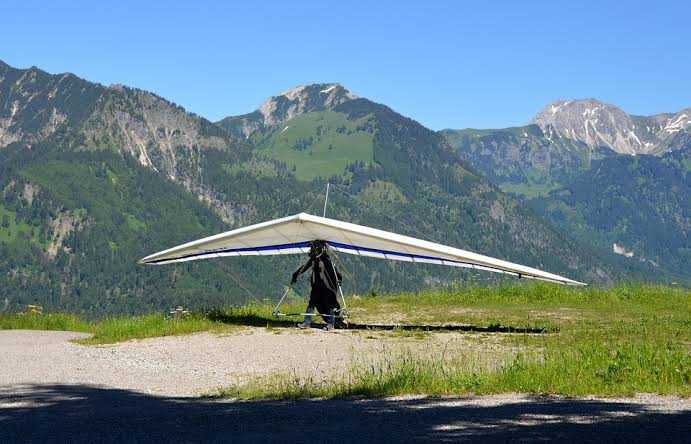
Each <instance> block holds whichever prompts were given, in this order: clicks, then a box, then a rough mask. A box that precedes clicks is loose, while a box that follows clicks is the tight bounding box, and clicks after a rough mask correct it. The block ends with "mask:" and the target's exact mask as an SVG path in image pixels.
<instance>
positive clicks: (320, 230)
mask: <svg viewBox="0 0 691 444" xmlns="http://www.w3.org/2000/svg"><path fill="white" fill-rule="evenodd" d="M314 240H322V241H325V242H326V243H327V244H328V245H329V247H330V248H332V249H334V250H335V251H339V252H342V253H348V254H354V255H358V256H365V257H375V258H381V259H388V260H396V261H406V262H413V263H427V264H439V265H447V266H452V267H462V268H471V269H475V270H482V271H492V272H495V273H504V274H507V275H511V276H516V277H519V278H521V277H525V278H529V279H538V280H542V281H547V282H554V283H558V284H564V285H585V284H584V283H582V282H578V281H574V280H572V279H569V278H566V277H563V276H559V275H556V274H553V273H548V272H546V271H543V270H538V269H536V268H531V267H527V266H525V265H520V264H515V263H512V262H508V261H504V260H501V259H496V258H492V257H489V256H483V255H481V254H477V253H473V252H471V251H466V250H461V249H458V248H454V247H449V246H447V245H442V244H437V243H434V242H428V241H425V240H422V239H416V238H413V237H409V236H402V235H400V234H396V233H391V232H388V231H383V230H378V229H376V228H371V227H366V226H363V225H356V224H351V223H349V222H343V221H339V220H335V219H329V218H325V217H319V216H313V215H311V214H305V213H300V214H297V215H295V216H289V217H284V218H281V219H275V220H271V221H268V222H263V223H260V224H255V225H250V226H247V227H243V228H239V229H236V230H232V231H228V232H225V233H221V234H217V235H215V236H210V237H206V238H203V239H199V240H196V241H192V242H188V243H186V244H182V245H179V246H177V247H173V248H170V249H168V250H164V251H161V252H159V253H155V254H152V255H150V256H147V257H145V258H143V259H142V260H140V261H139V263H140V264H158V265H160V264H169V263H174V262H187V261H194V260H199V259H210V258H219V257H229V256H269V255H278V254H304V253H308V252H309V249H310V247H309V243H310V242H311V241H314Z"/></svg>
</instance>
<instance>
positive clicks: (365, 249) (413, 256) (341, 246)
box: [327, 241, 521, 277]
mask: <svg viewBox="0 0 691 444" xmlns="http://www.w3.org/2000/svg"><path fill="white" fill-rule="evenodd" d="M327 244H328V245H330V246H332V247H334V248H336V249H338V250H343V252H346V253H347V252H348V250H349V251H351V252H354V253H358V254H359V253H360V252H364V253H370V254H376V255H382V256H383V257H384V258H390V259H396V258H397V257H398V258H406V259H410V260H411V261H415V259H419V260H422V261H434V262H433V263H438V264H441V265H444V264H450V265H456V266H462V267H468V268H477V269H479V270H492V271H498V272H500V273H506V274H512V275H516V276H519V277H520V276H521V274H520V273H517V272H515V271H508V270H504V269H501V268H497V267H492V266H489V265H480V264H475V263H473V262H464V261H456V260H452V259H443V258H440V257H435V256H425V255H422V254H412V253H402V252H399V251H391V250H381V249H378V248H368V247H357V246H354V245H350V244H344V243H341V242H331V241H328V242H327ZM428 263H429V262H428Z"/></svg>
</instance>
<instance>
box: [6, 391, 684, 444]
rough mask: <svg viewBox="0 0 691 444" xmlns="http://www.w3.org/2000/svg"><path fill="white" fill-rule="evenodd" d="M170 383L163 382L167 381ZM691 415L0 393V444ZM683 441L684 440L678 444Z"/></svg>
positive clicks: (555, 426) (567, 402) (620, 426)
mask: <svg viewBox="0 0 691 444" xmlns="http://www.w3.org/2000/svg"><path fill="white" fill-rule="evenodd" d="M171 383H172V382H171ZM689 433H691V411H688V410H687V411H680V412H675V413H663V412H660V411H655V410H652V409H649V408H647V407H646V406H644V405H641V404H637V403H622V402H604V401H594V400H573V399H557V398H540V397H535V398H528V399H514V400H513V401H506V402H498V401H497V402H485V403H484V404H483V405H477V403H476V402H474V401H473V399H472V398H457V399H446V400H435V399H416V400H355V399H345V400H328V401H324V400H304V401H255V402H231V401H213V400H203V399H194V398H191V399H190V398H166V397H155V396H149V395H145V394H141V393H136V392H131V391H126V390H116V389H107V388H99V387H92V386H84V385H73V386H70V385H34V386H22V387H16V386H15V387H4V388H0V442H3V443H14V442H160V441H164V442H206V441H213V442H218V441H233V442H257V441H276V440H278V441H286V442H306V441H317V442H323V441H333V442H335V441H339V442H367V441H370V442H373V441H387V442H389V441H399V442H400V441H437V442H439V441H458V440H468V439H469V440H478V441H479V440H481V441H483V442H486V441H490V442H506V441H535V440H543V439H550V440H555V439H560V440H564V442H583V441H599V442H603V441H604V442H627V443H632V442H656V441H665V442H674V441H679V442H682V441H684V440H687V439H688V437H689ZM686 442H688V441H686Z"/></svg>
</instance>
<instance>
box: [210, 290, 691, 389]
mask: <svg viewBox="0 0 691 444" xmlns="http://www.w3.org/2000/svg"><path fill="white" fill-rule="evenodd" d="M351 307H352V308H353V311H354V312H355V313H360V315H361V316H362V315H365V314H366V315H367V316H372V317H374V318H376V317H377V316H385V315H387V314H391V313H395V314H396V315H397V316H399V317H403V318H405V319H406V320H407V321H408V322H411V323H418V324H426V323H428V322H430V320H432V319H434V320H435V321H436V323H451V322H466V323H474V324H476V325H491V324H493V323H498V324H501V325H512V326H516V327H518V326H536V325H540V326H549V327H551V328H553V329H556V330H558V333H556V334H545V335H511V336H505V337H504V338H505V339H504V342H505V343H507V344H508V345H511V346H513V347H515V348H517V349H518V350H520V352H519V353H518V354H516V355H515V357H513V358H512V359H510V360H509V361H508V362H506V363H504V364H503V365H501V366H499V367H498V368H495V369H488V368H486V367H483V366H482V365H480V363H479V362H478V358H477V357H476V356H473V355H472V354H470V353H469V354H467V355H465V356H463V357H461V358H458V357H457V358H455V359H448V358H446V357H445V356H444V355H439V356H416V355H412V354H409V355H404V356H398V355H390V356H388V355H387V356H385V357H384V358H383V359H382V360H381V361H379V362H378V363H375V364H373V363H363V362H360V363H357V362H356V363H355V364H354V365H353V366H352V367H351V368H350V369H349V370H348V371H347V372H346V374H345V375H340V376H338V377H335V378H333V379H331V380H326V381H315V380H313V379H310V378H298V377H295V376H294V375H285V374H276V375H271V376H269V377H265V378H259V379H257V380H254V381H250V382H248V383H246V384H243V385H240V386H234V387H229V388H226V389H223V390H220V391H219V392H218V394H217V396H222V397H233V398H241V399H249V398H252V399H256V398H314V397H325V398H338V397H349V396H365V397H376V396H390V395H404V394H426V395H462V394H488V393H503V392H522V393H533V394H561V395H570V396H578V395H601V396H602V395H604V396H625V395H632V394H635V393H641V392H651V393H659V394H671V395H679V396H691V293H690V292H689V291H688V290H685V289H676V288H669V287H661V286H623V287H618V288H612V289H607V290H604V289H597V288H585V289H574V288H566V287H559V286H552V285H541V284H532V285H527V286H507V287H499V288H479V287H478V288H470V289H463V290H449V291H442V292H439V291H436V292H425V293H421V294H401V295H396V296H392V297H384V298H362V299H359V300H355V301H353V303H352V304H351ZM459 307H462V308H463V310H460V311H458V312H457V311H454V309H458V308H459ZM397 334H400V333H399V332H397V331H394V332H393V333H391V335H397Z"/></svg>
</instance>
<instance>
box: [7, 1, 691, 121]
mask: <svg viewBox="0 0 691 444" xmlns="http://www.w3.org/2000/svg"><path fill="white" fill-rule="evenodd" d="M173 3H174V2H172V1H171V2H160V3H158V4H156V3H155V2H145V1H138V2H130V1H124V0H122V1H117V2H107V1H99V2H94V1H91V2H77V1H71V2H67V1H65V2H62V1H57V0H52V1H41V2H38V1H33V0H23V1H15V0H4V1H3V2H2V3H0V17H1V20H2V26H1V27H0V59H1V60H4V61H5V62H7V63H9V64H10V65H13V66H16V67H28V66H32V65H35V66H38V67H40V68H42V69H45V70H47V71H49V72H65V71H69V72H73V73H75V74H77V75H79V76H81V77H84V78H87V79H89V80H93V81H97V82H100V83H103V84H111V83H124V84H127V85H130V86H135V87H139V88H143V89H147V90H151V91H154V92H156V93H158V94H159V95H162V96H164V97H166V98H168V99H170V100H172V101H174V102H176V103H178V104H180V105H183V106H184V107H186V108H187V109H188V110H190V111H193V112H196V113H198V114H201V115H203V116H205V117H207V118H209V119H212V120H217V119H219V118H221V117H224V116H226V115H232V114H241V113H245V112H249V111H252V110H254V109H255V108H257V106H258V105H259V104H261V102H263V101H264V99H265V98H267V97H268V96H270V95H275V94H277V93H279V92H281V91H283V90H285V89H288V88H290V87H292V86H295V85H299V84H305V83H311V82H332V81H337V82H341V83H342V84H343V85H345V86H346V87H347V88H349V89H350V90H352V91H353V92H355V93H356V94H358V95H361V96H364V97H367V98H369V99H372V100H374V101H377V102H381V103H385V104H387V105H389V106H391V107H392V108H393V109H395V110H396V111H398V112H400V113H402V114H405V115H407V116H410V117H413V118H414V119H416V120H418V121H420V122H422V123H423V124H425V125H427V126H429V127H431V128H434V129H441V128H447V127H452V128H462V127H478V128H487V127H505V126H510V125H519V124H522V123H525V122H527V121H528V120H530V118H531V117H532V116H533V115H534V114H535V112H537V111H538V110H539V109H540V108H541V107H542V106H543V105H545V104H546V103H548V102H550V101H552V100H555V99H559V98H573V97H596V98H600V99H602V100H605V101H608V102H611V103H614V104H617V105H619V106H621V107H622V108H623V109H624V110H625V111H628V112H630V113H634V114H652V113H656V112H661V111H677V110H679V109H681V108H685V107H689V106H691V75H690V74H691V21H689V17H691V6H689V3H688V2H678V1H677V2H666V1H658V0H655V1H650V0H648V1H645V2H636V1H631V2H625V1H605V0H600V1H596V2H589V1H567V2H558V1H545V2H531V3H529V2H527V1H525V2H523V1H510V2H482V1H477V2H464V3H461V2H431V1H430V2H427V1H419V2H415V3H406V2H402V1H397V2H384V1H374V0H369V1H366V2H344V1H341V2H331V1H325V0H322V1H316V2H299V1H280V2H270V1H266V0H265V1H256V2H241V4H239V3H240V2H237V3H236V2H229V1H228V2H221V1H218V2H206V1H186V2H184V3H185V4H184V5H182V6H174V5H173ZM180 3H182V2H180ZM428 3H430V4H432V5H430V4H428Z"/></svg>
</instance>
